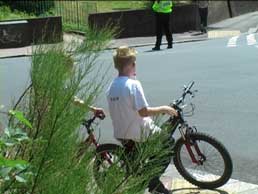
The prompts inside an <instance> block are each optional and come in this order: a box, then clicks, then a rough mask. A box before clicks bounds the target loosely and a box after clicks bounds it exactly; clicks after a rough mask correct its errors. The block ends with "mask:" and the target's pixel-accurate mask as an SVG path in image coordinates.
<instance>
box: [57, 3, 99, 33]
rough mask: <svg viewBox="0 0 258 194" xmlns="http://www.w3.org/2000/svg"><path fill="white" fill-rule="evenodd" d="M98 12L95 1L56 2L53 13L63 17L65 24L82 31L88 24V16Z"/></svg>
mask: <svg viewBox="0 0 258 194" xmlns="http://www.w3.org/2000/svg"><path fill="white" fill-rule="evenodd" d="M96 12H97V3H96V2H93V1H62V0H61V1H55V6H54V9H52V13H53V14H54V15H56V16H62V20H63V24H64V25H68V26H70V27H71V28H73V29H77V30H80V29H82V28H83V27H85V26H87V24H88V15H89V14H90V13H96Z"/></svg>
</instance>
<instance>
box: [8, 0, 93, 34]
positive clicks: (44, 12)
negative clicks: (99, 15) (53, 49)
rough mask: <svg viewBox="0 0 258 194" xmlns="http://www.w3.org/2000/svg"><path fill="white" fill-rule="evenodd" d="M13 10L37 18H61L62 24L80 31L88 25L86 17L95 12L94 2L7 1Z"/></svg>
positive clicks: (57, 0)
mask: <svg viewBox="0 0 258 194" xmlns="http://www.w3.org/2000/svg"><path fill="white" fill-rule="evenodd" d="M6 4H8V5H9V6H10V7H11V8H13V9H18V10H21V11H26V12H28V13H33V14H35V15H37V16H51V15H52V16H62V20H63V24H64V25H65V26H69V27H70V28H72V29H77V30H80V29H82V28H83V27H85V26H87V24H88V15H89V14H90V13H96V12H97V2H96V1H63V0H55V1H50V0H49V1H46V0H45V1H44V0H30V1H29V0H20V1H8V2H7V3H6Z"/></svg>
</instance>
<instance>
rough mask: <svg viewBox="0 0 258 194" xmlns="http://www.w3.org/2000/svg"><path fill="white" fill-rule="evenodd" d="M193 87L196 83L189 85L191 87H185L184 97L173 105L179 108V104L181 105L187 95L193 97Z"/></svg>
mask: <svg viewBox="0 0 258 194" xmlns="http://www.w3.org/2000/svg"><path fill="white" fill-rule="evenodd" d="M193 85H194V81H192V82H191V83H189V85H188V86H187V87H186V86H185V87H184V92H183V94H182V96H181V97H180V98H179V99H178V100H176V101H175V102H174V103H173V104H174V105H176V106H178V105H179V104H181V103H182V102H183V101H184V99H185V97H186V95H187V94H190V95H193V92H192V91H191V88H192V87H193Z"/></svg>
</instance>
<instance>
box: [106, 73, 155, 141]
mask: <svg viewBox="0 0 258 194" xmlns="http://www.w3.org/2000/svg"><path fill="white" fill-rule="evenodd" d="M107 100H108V105H109V112H110V116H111V119H112V124H113V128H114V137H115V138H116V139H131V140H134V141H144V139H145V138H146V137H147V136H148V135H149V134H150V132H156V131H159V130H160V128H159V127H157V126H155V124H154V122H153V120H152V119H151V118H150V117H144V118H143V117H141V116H140V115H139V113H138V111H139V110H141V109H142V108H144V107H148V106H149V105H148V103H147V101H146V98H145V96H144V92H143V88H142V85H141V83H140V82H139V81H137V80H134V79H131V78H129V77H126V76H120V77H117V78H115V79H114V80H113V82H112V83H111V85H110V87H109V88H108V90H107Z"/></svg>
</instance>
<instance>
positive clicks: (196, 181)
mask: <svg viewBox="0 0 258 194" xmlns="http://www.w3.org/2000/svg"><path fill="white" fill-rule="evenodd" d="M193 85H194V82H191V83H190V84H189V85H188V86H187V87H186V86H185V87H184V90H183V94H182V96H181V97H180V98H179V99H177V100H175V101H174V102H173V103H172V104H171V106H172V107H173V108H174V109H176V110H177V111H178V117H172V116H171V117H169V119H168V120H167V121H166V122H165V125H170V126H171V138H172V135H173V134H174V133H175V131H176V130H177V129H178V130H179V132H180V134H181V137H180V138H179V139H178V140H177V141H176V142H175V145H174V148H173V151H174V153H175V155H174V157H173V162H174V165H175V167H176V169H177V170H178V172H179V173H180V174H181V175H182V177H184V179H185V180H187V181H188V182H190V183H192V184H193V185H196V186H198V187H200V188H203V189H215V188H218V187H220V186H223V185H224V184H225V183H226V182H227V181H228V180H229V179H230V177H231V175H232V171H233V163H232V159H231V156H230V154H229V152H228V151H227V149H226V148H225V147H224V145H223V144H222V143H221V142H220V141H218V140H217V139H215V138H214V137H212V136H210V135H207V134H205V133H200V132H198V131H197V128H196V127H194V126H189V125H188V123H187V121H186V120H185V119H184V111H183V110H184V108H185V107H186V106H187V104H185V98H186V96H187V95H190V97H191V98H193V97H195V93H196V92H197V90H195V91H192V90H191V88H192V87H193ZM191 107H192V110H191V111H190V112H191V115H193V113H194V109H195V108H194V105H193V104H192V103H191ZM95 119H96V116H94V117H93V118H91V119H89V120H87V121H86V120H85V121H84V122H83V125H84V126H85V127H86V129H87V132H88V134H89V137H88V138H87V139H86V141H85V142H86V143H87V144H91V143H93V144H94V145H95V146H96V156H99V157H98V159H95V160H94V176H95V180H96V182H97V183H98V185H100V184H101V180H99V178H98V177H100V176H99V175H100V173H103V171H104V169H103V166H105V167H106V168H107V169H108V167H109V166H110V165H112V164H113V163H114V161H116V160H120V163H119V166H120V167H121V168H123V170H127V168H126V163H125V162H124V161H122V160H121V158H120V157H119V156H118V154H117V152H118V150H123V148H122V147H121V146H119V145H117V144H98V143H97V141H96V138H95V136H94V134H93V129H92V128H91V125H92V123H93V122H94V120H95ZM208 151H209V152H208ZM119 158H120V159H119Z"/></svg>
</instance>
